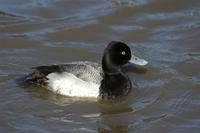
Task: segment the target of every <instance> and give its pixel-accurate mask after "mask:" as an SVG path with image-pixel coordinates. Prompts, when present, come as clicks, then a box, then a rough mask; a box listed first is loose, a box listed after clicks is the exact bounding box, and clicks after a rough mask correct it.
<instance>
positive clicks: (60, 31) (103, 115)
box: [0, 0, 200, 133]
mask: <svg viewBox="0 0 200 133" xmlns="http://www.w3.org/2000/svg"><path fill="white" fill-rule="evenodd" d="M112 40H121V41H124V42H126V43H128V44H129V45H130V46H131V49H132V50H133V51H135V53H136V54H137V55H139V56H140V57H143V58H145V59H147V60H148V61H149V65H148V66H147V69H148V71H147V72H146V73H145V74H138V73H130V75H129V76H130V77H131V79H132V80H135V82H137V84H138V86H139V88H138V90H139V91H138V92H137V94H135V93H133V94H131V95H130V96H129V97H130V98H129V99H128V100H125V101H122V102H121V103H117V104H116V103H109V104H108V103H106V104H105V103H98V102H95V101H90V100H87V99H85V100H80V99H73V98H68V97H63V96H58V95H55V94H53V93H51V92H48V91H46V90H43V89H38V88H23V87H20V86H19V85H18V84H17V83H16V81H17V79H18V78H20V77H22V76H24V75H25V74H27V73H29V72H30V69H29V68H30V67H32V66H37V65H44V64H55V63H64V62H70V61H78V60H89V61H95V62H100V60H101V54H102V51H103V49H104V47H105V46H106V45H107V43H108V42H110V41H112ZM199 42H200V1H199V0H176V1H174V0H102V1H100V0H84V1H82V0H76V1H73V0H54V1H51V0H17V1H13V0H0V89H1V92H0V132H1V133H15V132H17V133H55V132H59V133H64V132H65V133H69V132H80V133H93V132H99V133H111V132H112V133H134V132H136V133H140V132H141V133H144V132H148V133H149V132H151V133H159V132H162V133H164V132H170V133H179V132H180V133H188V132H190V133H199V131H200V71H199V68H200V44H199Z"/></svg>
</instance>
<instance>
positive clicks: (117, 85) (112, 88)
mask: <svg viewBox="0 0 200 133" xmlns="http://www.w3.org/2000/svg"><path fill="white" fill-rule="evenodd" d="M131 87H132V85H131V81H130V79H129V78H128V76H126V75H124V74H121V73H120V74H116V75H107V74H105V75H104V78H103V80H102V81H101V85H100V95H99V96H100V97H101V98H102V99H114V98H116V97H119V96H125V95H127V94H128V93H129V92H130V90H131Z"/></svg>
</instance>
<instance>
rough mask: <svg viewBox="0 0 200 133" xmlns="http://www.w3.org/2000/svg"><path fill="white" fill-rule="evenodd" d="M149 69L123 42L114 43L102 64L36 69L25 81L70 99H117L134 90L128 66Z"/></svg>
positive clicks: (80, 64)
mask: <svg viewBox="0 0 200 133" xmlns="http://www.w3.org/2000/svg"><path fill="white" fill-rule="evenodd" d="M129 63H131V64H134V65H136V66H145V65H147V64H148V62H147V61H146V60H144V59H141V58H139V57H136V56H135V55H133V54H132V52H131V49H130V47H129V46H128V45H127V44H125V43H123V42H121V41H111V42H110V43H109V44H108V45H107V46H106V48H105V49H104V52H103V56H102V61H101V64H98V63H95V62H91V61H75V62H70V63H65V64H54V65H44V66H37V67H33V68H32V72H31V73H30V74H28V75H27V76H26V77H25V83H26V84H28V85H34V86H40V87H44V88H46V89H48V90H50V91H52V92H53V93H55V94H60V95H64V96H69V97H87V98H88V97H89V98H98V99H116V98H118V97H122V96H127V95H128V94H129V93H130V92H131V90H132V83H131V80H130V78H129V77H128V76H127V74H125V73H124V72H123V71H122V67H123V66H124V65H126V64H129Z"/></svg>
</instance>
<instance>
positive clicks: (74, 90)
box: [47, 72, 99, 97]
mask: <svg viewBox="0 0 200 133" xmlns="http://www.w3.org/2000/svg"><path fill="white" fill-rule="evenodd" d="M47 78H48V79H49V80H48V81H47V83H48V89H49V90H50V91H53V92H55V93H57V94H61V95H66V96H72V97H97V96H98V95H99V85H98V84H95V83H93V82H86V81H84V80H81V79H79V78H77V77H76V76H75V75H73V74H71V73H67V72H63V73H51V74H49V75H48V76H47Z"/></svg>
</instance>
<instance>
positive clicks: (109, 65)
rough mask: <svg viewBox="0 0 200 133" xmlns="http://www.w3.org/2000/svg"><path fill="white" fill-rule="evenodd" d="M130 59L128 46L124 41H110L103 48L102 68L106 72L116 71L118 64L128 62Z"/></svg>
mask: <svg viewBox="0 0 200 133" xmlns="http://www.w3.org/2000/svg"><path fill="white" fill-rule="evenodd" d="M130 59H131V50H130V48H129V47H128V46H127V45H126V44H125V43H122V42H119V41H112V42H110V43H109V44H108V46H107V47H106V49H105V50H104V56H103V60H102V65H103V70H104V71H108V72H116V71H117V70H118V68H119V66H121V65H124V64H126V63H128V61H129V60H130Z"/></svg>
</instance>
